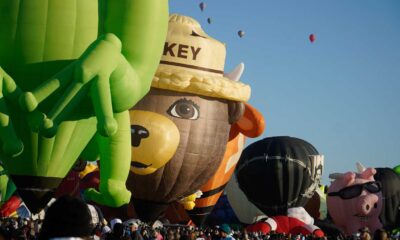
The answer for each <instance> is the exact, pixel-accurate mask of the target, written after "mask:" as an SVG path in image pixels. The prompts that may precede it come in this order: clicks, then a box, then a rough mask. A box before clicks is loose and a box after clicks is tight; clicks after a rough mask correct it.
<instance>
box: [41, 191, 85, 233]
mask: <svg viewBox="0 0 400 240" xmlns="http://www.w3.org/2000/svg"><path fill="white" fill-rule="evenodd" d="M91 221H92V219H91V216H90V211H89V208H88V207H87V205H86V203H85V202H83V201H82V200H80V199H78V198H74V197H71V196H69V195H64V196H62V197H60V198H58V199H57V200H56V201H55V202H54V203H53V204H52V205H51V206H50V207H49V208H48V209H47V212H46V215H45V218H44V222H43V226H42V229H41V231H40V233H39V240H47V239H51V238H60V237H80V238H88V237H90V236H91V235H92V232H93V229H92V225H91Z"/></svg>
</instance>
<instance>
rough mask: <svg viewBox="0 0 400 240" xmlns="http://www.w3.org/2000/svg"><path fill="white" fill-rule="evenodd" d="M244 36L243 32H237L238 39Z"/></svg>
mask: <svg viewBox="0 0 400 240" xmlns="http://www.w3.org/2000/svg"><path fill="white" fill-rule="evenodd" d="M244 34H245V32H244V31H243V30H239V31H238V35H239V37H241V38H242V37H243V36H244Z"/></svg>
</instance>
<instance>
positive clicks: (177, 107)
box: [167, 98, 200, 120]
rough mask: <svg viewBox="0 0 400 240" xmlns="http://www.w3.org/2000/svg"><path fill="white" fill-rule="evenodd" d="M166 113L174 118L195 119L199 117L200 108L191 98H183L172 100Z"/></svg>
mask: <svg viewBox="0 0 400 240" xmlns="http://www.w3.org/2000/svg"><path fill="white" fill-rule="evenodd" d="M167 113H168V114H169V115H171V116H173V117H176V118H184V119H189V120H196V119H198V118H199V117H200V108H199V106H197V104H196V103H194V102H193V101H192V100H188V99H186V98H183V99H179V100H178V101H176V102H174V103H173V104H172V105H171V106H170V107H169V109H168V111H167Z"/></svg>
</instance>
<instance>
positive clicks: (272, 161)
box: [235, 137, 323, 216]
mask: <svg viewBox="0 0 400 240" xmlns="http://www.w3.org/2000/svg"><path fill="white" fill-rule="evenodd" d="M322 169H323V156H322V155H319V153H318V151H317V150H316V149H315V147H314V146H312V145H311V144H310V143H308V142H306V141H304V140H302V139H299V138H293V137H269V138H265V139H263V140H259V141H257V142H254V143H253V144H251V145H249V146H248V147H247V148H246V149H245V150H244V151H243V152H242V155H241V157H240V160H239V163H238V166H237V167H236V170H235V175H236V178H237V180H238V183H239V187H240V189H241V190H242V191H243V192H244V193H245V194H246V196H247V198H248V199H249V200H250V201H251V202H252V203H253V204H254V205H256V206H257V207H258V208H259V209H260V210H262V211H263V212H264V213H265V214H267V215H271V216H274V215H286V214H287V209H288V208H291V207H300V206H304V205H305V203H306V202H307V201H308V200H309V199H310V198H311V197H312V196H313V194H314V191H315V190H316V188H317V187H318V185H319V182H320V179H321V175H322Z"/></svg>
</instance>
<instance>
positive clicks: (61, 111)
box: [41, 81, 86, 137]
mask: <svg viewBox="0 0 400 240" xmlns="http://www.w3.org/2000/svg"><path fill="white" fill-rule="evenodd" d="M85 95H86V91H84V85H83V84H82V83H81V82H78V81H75V82H73V83H72V84H71V86H70V87H68V88H67V90H66V91H65V93H64V94H63V95H62V96H61V97H60V100H59V101H58V102H57V103H56V104H55V106H54V107H53V109H52V110H51V111H50V113H49V114H48V115H47V117H45V119H44V120H43V125H42V129H41V132H42V134H43V135H44V136H46V137H52V136H54V135H55V134H56V132H57V128H58V125H59V123H60V122H62V121H64V120H66V118H67V117H68V116H69V114H70V112H71V111H72V110H73V109H74V108H75V107H76V106H77V105H78V104H79V103H80V102H81V100H82V98H83V97H84V96H85Z"/></svg>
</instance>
